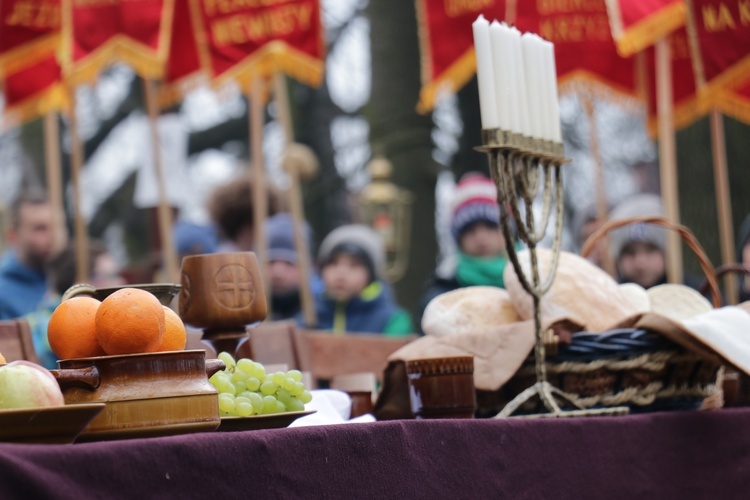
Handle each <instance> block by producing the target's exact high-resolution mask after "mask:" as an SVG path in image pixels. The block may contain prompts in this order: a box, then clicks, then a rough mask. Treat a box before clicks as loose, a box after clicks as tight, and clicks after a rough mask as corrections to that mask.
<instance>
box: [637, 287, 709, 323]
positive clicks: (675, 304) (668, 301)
mask: <svg viewBox="0 0 750 500" xmlns="http://www.w3.org/2000/svg"><path fill="white" fill-rule="evenodd" d="M646 293H647V294H648V298H649V300H650V301H651V311H652V312H655V313H656V314H661V315H662V316H666V317H667V318H670V319H673V320H675V321H683V320H686V319H690V318H692V317H694V316H698V315H699V314H702V313H704V312H708V311H710V310H711V309H713V306H712V305H711V303H710V302H709V301H708V299H706V298H705V297H704V296H703V295H701V294H700V293H698V292H697V291H696V290H693V289H692V288H690V287H689V286H685V285H678V284H674V283H667V284H664V285H658V286H655V287H653V288H649V289H648V290H647V291H646Z"/></svg>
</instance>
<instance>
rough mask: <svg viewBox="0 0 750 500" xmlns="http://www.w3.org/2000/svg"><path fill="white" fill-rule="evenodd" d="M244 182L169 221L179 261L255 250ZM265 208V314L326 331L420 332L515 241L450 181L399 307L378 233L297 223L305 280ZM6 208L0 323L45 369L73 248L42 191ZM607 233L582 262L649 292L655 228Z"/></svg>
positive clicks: (70, 275)
mask: <svg viewBox="0 0 750 500" xmlns="http://www.w3.org/2000/svg"><path fill="white" fill-rule="evenodd" d="M252 183H253V181H252V178H251V177H250V176H247V175H243V176H240V177H238V178H236V179H234V180H233V181H232V182H230V183H228V184H226V185H222V186H219V187H218V188H217V189H216V190H215V191H214V192H213V194H212V195H211V196H210V197H209V200H208V206H207V208H208V211H209V213H210V215H211V219H212V221H213V222H212V224H210V225H198V224H193V223H189V222H184V221H179V220H178V221H177V222H176V223H175V224H174V227H173V238H174V243H175V248H176V251H177V253H178V255H179V258H180V260H181V259H182V258H183V257H186V256H189V255H197V254H208V253H217V252H244V251H254V250H256V245H255V227H254V220H255V219H254V213H253V212H254V207H253V203H252V188H253V186H252ZM267 209H268V215H269V216H268V218H267V219H266V222H265V228H264V229H265V234H266V240H267V243H268V244H267V248H266V254H267V261H268V262H267V266H266V269H265V270H264V272H263V276H264V279H265V280H266V281H267V283H266V289H267V291H268V292H269V293H270V297H269V316H268V319H269V320H271V321H275V320H290V319H291V320H294V321H296V322H298V323H299V324H300V325H304V326H307V327H314V328H318V329H325V330H331V331H333V332H335V333H344V332H352V333H359V332H365V333H380V334H384V335H390V336H401V335H407V334H412V333H420V322H421V316H422V312H423V310H424V308H425V306H426V305H427V303H428V302H429V301H430V300H431V299H433V298H434V297H436V296H438V295H440V294H442V293H444V292H448V291H451V290H455V289H457V288H461V287H467V286H474V285H483V286H495V287H501V288H503V287H504V281H503V271H504V269H505V267H506V266H507V264H508V256H507V252H506V248H507V245H509V244H512V245H514V246H515V247H516V248H520V246H519V244H518V242H517V241H507V240H506V238H505V237H504V236H503V231H502V230H501V227H500V226H499V224H498V221H499V210H498V205H497V191H496V187H495V185H494V183H493V182H492V181H491V180H489V179H487V178H486V177H484V176H482V175H481V174H477V173H471V174H467V175H465V176H464V177H463V178H461V179H460V180H459V182H458V183H457V185H456V188H455V190H454V194H453V200H452V205H451V217H450V228H449V230H450V233H451V235H452V237H453V239H454V241H455V244H456V249H457V251H456V252H455V254H454V255H453V257H452V258H450V259H446V260H445V261H444V262H442V263H441V264H440V265H439V266H437V267H436V269H435V271H434V273H433V275H432V276H431V277H430V278H429V280H428V281H427V282H426V283H425V287H424V293H423V296H422V298H421V300H420V301H419V306H418V307H417V309H416V310H415V311H406V310H405V309H404V308H403V307H401V306H400V305H399V303H398V300H397V297H395V294H394V291H393V288H392V287H391V284H390V283H389V282H388V281H387V279H386V276H385V273H384V271H385V268H386V250H385V244H384V242H383V240H382V239H381V236H380V235H379V234H378V233H377V232H376V231H374V230H373V229H371V228H370V227H368V226H365V225H361V224H350V225H344V226H340V227H338V228H336V229H334V230H333V231H332V232H330V233H329V234H327V235H323V236H324V237H323V238H321V240H320V244H319V245H318V246H317V248H318V251H317V252H315V254H314V253H313V250H312V249H314V248H316V245H315V243H316V239H315V236H316V235H313V233H312V230H311V229H310V227H309V225H308V224H306V223H304V222H300V224H301V225H302V230H301V231H302V234H303V235H304V239H305V242H306V247H307V248H308V249H309V251H310V255H309V256H308V257H309V261H311V262H312V263H313V265H312V268H311V269H310V270H309V272H308V273H306V274H307V276H304V275H303V271H302V269H301V267H300V255H298V249H297V248H298V246H297V245H296V244H295V221H294V219H293V217H292V216H291V215H290V214H289V213H288V212H287V211H286V204H285V203H284V197H283V196H282V194H281V193H280V192H278V191H276V190H275V189H273V188H270V187H269V188H268V207H267ZM6 215H7V221H6V224H5V227H6V234H5V241H6V245H7V248H6V250H5V251H4V252H3V254H2V257H0V320H8V319H15V318H25V319H27V320H28V321H29V323H30V326H31V328H32V334H33V339H34V344H35V348H36V350H37V354H38V356H39V358H40V361H41V362H42V363H43V364H44V365H46V366H48V367H51V368H52V367H55V361H56V360H55V358H54V355H52V353H51V351H50V349H49V344H48V343H47V340H46V328H47V322H48V320H49V317H50V314H51V313H52V311H54V309H55V307H56V306H57V305H58V304H59V303H60V300H61V297H62V295H63V293H64V292H65V291H66V290H67V289H68V288H69V287H71V286H72V285H73V284H74V283H75V280H76V275H77V273H76V271H77V270H76V258H75V257H76V256H75V249H74V246H73V245H72V243H69V242H68V241H67V240H68V238H66V237H65V235H63V236H62V237H61V235H60V228H56V227H55V223H54V221H55V220H56V218H55V217H54V214H53V210H52V206H51V205H50V203H49V201H48V199H47V198H46V196H45V194H44V193H43V192H41V191H38V190H30V191H27V192H25V193H22V194H21V195H20V196H18V198H17V199H16V200H15V203H14V204H13V205H12V206H11V207H9V210H8V213H7V214H6ZM663 215H664V211H663V207H662V203H661V200H660V198H659V197H658V196H656V195H652V194H641V195H637V196H634V197H631V198H628V199H626V200H625V201H624V202H622V203H621V204H620V205H619V206H616V207H613V208H612V210H611V211H610V213H609V214H608V219H609V220H620V219H629V218H633V217H639V216H663ZM601 225H602V221H601V220H600V219H599V218H598V217H597V213H596V211H595V210H594V205H593V203H592V205H591V206H590V207H589V208H587V209H584V210H580V211H579V212H578V213H577V214H576V217H575V218H574V220H572V221H571V227H572V231H573V234H574V236H575V239H576V243H577V246H578V249H579V250H580V249H581V247H582V246H583V244H584V242H585V241H586V240H587V239H588V238H589V237H591V235H592V234H594V233H595V232H596V230H597V229H598V228H600V227H601ZM607 235H608V236H607V238H597V239H595V240H593V241H592V243H593V246H592V251H591V252H589V254H588V256H587V258H588V259H589V260H590V261H591V262H592V263H594V264H596V265H598V266H600V267H605V261H607V260H608V259H609V265H611V266H612V267H613V269H614V271H615V273H616V278H617V280H618V281H619V282H621V283H627V282H630V283H636V284H638V285H640V286H642V287H643V288H651V287H653V286H656V285H659V284H662V283H665V282H666V239H667V238H666V233H665V230H664V229H662V228H660V227H657V226H655V225H651V224H644V223H636V224H629V225H626V226H623V227H621V228H618V229H614V230H612V231H609V232H608V233H607ZM736 241H737V243H738V248H737V262H738V263H742V264H744V265H745V266H747V267H748V268H750V216H748V218H746V220H745V221H744V222H743V223H742V225H741V227H740V229H739V232H738V235H737V240H736ZM88 251H89V258H88V262H89V269H88V273H87V274H88V276H89V282H90V284H92V285H94V286H95V287H97V288H103V287H117V286H123V285H126V284H127V283H128V282H129V280H128V279H127V278H128V276H126V274H125V273H124V272H123V269H121V268H119V267H118V265H117V263H116V261H115V259H114V258H113V256H112V254H111V253H110V251H109V250H108V249H107V247H106V246H105V245H104V244H103V243H102V242H99V241H92V242H90V245H89V248H88ZM305 260H308V259H305ZM746 276H747V275H743V276H741V277H740V278H739V280H740V300H748V299H750V280H748V278H747V277H746ZM144 279H146V280H151V281H175V282H179V276H168V275H167V274H166V272H165V271H164V270H163V269H160V268H158V266H157V268H155V269H153V273H152V274H151V275H150V276H146V277H145V278H144ZM684 280H685V284H686V285H688V286H691V287H693V288H696V289H697V288H698V287H699V286H700V285H701V284H702V280H701V279H698V278H696V277H695V276H692V275H691V274H689V273H686V274H685V278H684ZM130 282H132V281H130ZM301 287H306V288H308V289H309V290H310V291H311V294H312V297H313V301H314V309H315V316H316V320H317V324H315V325H310V324H305V318H304V315H303V313H302V311H303V304H302V300H303V299H302V297H303V294H302V293H301Z"/></svg>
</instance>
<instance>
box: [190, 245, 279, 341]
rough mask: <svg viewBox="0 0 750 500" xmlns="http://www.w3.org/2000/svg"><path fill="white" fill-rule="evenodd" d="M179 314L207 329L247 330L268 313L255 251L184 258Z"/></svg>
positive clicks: (192, 323)
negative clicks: (246, 327) (248, 326)
mask: <svg viewBox="0 0 750 500" xmlns="http://www.w3.org/2000/svg"><path fill="white" fill-rule="evenodd" d="M181 282H182V289H181V290H180V317H181V318H182V320H183V321H184V322H185V323H188V324H189V325H192V326H194V327H197V328H203V329H204V330H239V331H241V332H243V334H244V331H245V325H249V324H251V323H255V322H257V321H263V320H264V319H265V318H266V314H267V312H268V305H267V303H266V295H265V292H264V290H263V282H262V281H261V278H260V272H259V270H258V261H257V260H256V258H255V254H254V253H252V252H236V253H217V254H204V255H191V256H189V257H185V258H183V259H182V272H181Z"/></svg>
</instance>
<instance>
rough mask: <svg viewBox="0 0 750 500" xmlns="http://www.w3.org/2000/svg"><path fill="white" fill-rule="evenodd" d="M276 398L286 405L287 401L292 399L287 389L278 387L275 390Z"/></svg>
mask: <svg viewBox="0 0 750 500" xmlns="http://www.w3.org/2000/svg"><path fill="white" fill-rule="evenodd" d="M276 399H278V400H279V401H281V402H282V403H284V405H286V404H287V401H289V400H290V399H292V395H291V394H289V391H287V390H286V389H279V390H278V391H276Z"/></svg>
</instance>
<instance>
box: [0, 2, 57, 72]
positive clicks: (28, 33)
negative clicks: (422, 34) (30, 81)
mask: <svg viewBox="0 0 750 500" xmlns="http://www.w3.org/2000/svg"><path fill="white" fill-rule="evenodd" d="M59 43H60V0H0V76H2V75H3V74H11V73H15V72H17V71H19V70H21V69H23V68H24V67H26V66H28V65H30V64H34V63H36V62H38V61H40V60H42V59H44V58H46V57H48V56H49V55H50V54H52V53H54V51H55V50H56V49H57V46H58V45H59Z"/></svg>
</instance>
